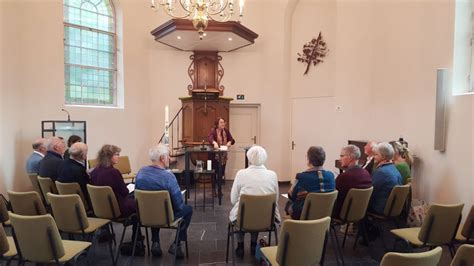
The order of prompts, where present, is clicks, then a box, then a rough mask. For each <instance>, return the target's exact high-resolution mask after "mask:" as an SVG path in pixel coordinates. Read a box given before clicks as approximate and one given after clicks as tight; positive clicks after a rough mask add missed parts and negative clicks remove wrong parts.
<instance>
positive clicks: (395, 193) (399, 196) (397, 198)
mask: <svg viewBox="0 0 474 266" xmlns="http://www.w3.org/2000/svg"><path fill="white" fill-rule="evenodd" d="M409 192H410V185H404V186H395V187H393V189H392V191H391V192H390V195H389V197H388V199H387V203H386V204H385V208H384V211H383V212H384V215H385V216H390V217H397V216H399V215H400V214H401V213H402V210H403V207H405V202H406V201H407V198H408V193H409ZM392 204H393V207H392V210H391V213H389V211H390V207H391V206H392Z"/></svg>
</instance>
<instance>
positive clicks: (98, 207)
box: [87, 184, 135, 263]
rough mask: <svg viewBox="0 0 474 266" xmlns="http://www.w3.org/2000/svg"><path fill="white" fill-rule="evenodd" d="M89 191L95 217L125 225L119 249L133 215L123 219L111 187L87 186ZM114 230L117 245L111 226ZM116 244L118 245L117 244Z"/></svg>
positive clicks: (117, 254)
mask: <svg viewBox="0 0 474 266" xmlns="http://www.w3.org/2000/svg"><path fill="white" fill-rule="evenodd" d="M87 191H88V192H89V197H90V199H91V204H92V209H93V210H94V215H95V216H96V217H97V218H102V219H108V220H110V221H112V222H115V223H120V224H122V225H123V231H122V236H121V237H120V242H119V247H120V245H122V243H123V238H124V236H125V230H126V228H127V226H129V225H130V219H131V217H132V216H133V215H135V214H133V215H131V216H129V217H121V215H122V213H121V212H120V208H119V205H118V202H117V198H116V197H115V194H114V192H113V190H112V188H111V187H109V186H93V185H90V184H87ZM111 230H112V240H113V241H114V243H115V233H114V227H113V226H111ZM115 244H116V243H115ZM118 256H119V248H117V252H116V254H115V259H114V261H115V263H116V262H117V260H118Z"/></svg>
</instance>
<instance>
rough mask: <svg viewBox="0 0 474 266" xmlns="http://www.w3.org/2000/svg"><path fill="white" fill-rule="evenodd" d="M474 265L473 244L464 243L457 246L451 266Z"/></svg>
mask: <svg viewBox="0 0 474 266" xmlns="http://www.w3.org/2000/svg"><path fill="white" fill-rule="evenodd" d="M468 265H474V245H468V244H464V245H461V246H460V247H459V248H458V251H456V255H455V256H454V258H453V261H452V262H451V266H468Z"/></svg>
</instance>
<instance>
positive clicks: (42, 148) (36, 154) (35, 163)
mask: <svg viewBox="0 0 474 266" xmlns="http://www.w3.org/2000/svg"><path fill="white" fill-rule="evenodd" d="M45 142H46V139H37V140H35V142H33V144H32V147H33V153H32V154H31V155H30V157H28V160H27V161H26V172H27V173H28V174H33V173H35V174H37V173H38V172H39V163H40V161H41V160H42V159H43V158H44V156H45V155H46V150H47V149H46V145H45Z"/></svg>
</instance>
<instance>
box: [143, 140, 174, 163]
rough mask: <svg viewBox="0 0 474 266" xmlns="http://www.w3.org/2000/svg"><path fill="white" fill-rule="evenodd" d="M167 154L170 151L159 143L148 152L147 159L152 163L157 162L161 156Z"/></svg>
mask: <svg viewBox="0 0 474 266" xmlns="http://www.w3.org/2000/svg"><path fill="white" fill-rule="evenodd" d="M169 154H170V150H169V148H168V146H166V145H164V144H161V143H160V144H158V145H156V146H153V147H151V148H150V151H149V152H148V157H149V158H150V160H151V161H152V162H157V161H159V160H160V158H161V156H163V155H169Z"/></svg>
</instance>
